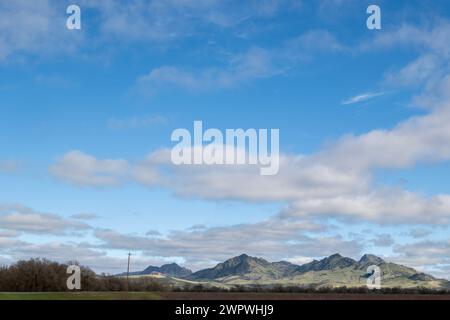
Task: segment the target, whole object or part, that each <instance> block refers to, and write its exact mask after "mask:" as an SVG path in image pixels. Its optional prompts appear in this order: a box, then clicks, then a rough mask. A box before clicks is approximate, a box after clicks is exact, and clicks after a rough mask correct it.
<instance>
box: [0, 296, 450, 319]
mask: <svg viewBox="0 0 450 320" xmlns="http://www.w3.org/2000/svg"><path fill="white" fill-rule="evenodd" d="M221 305H227V306H230V305H247V306H249V305H257V306H264V305H265V306H273V310H274V312H273V314H272V315H267V316H263V315H243V314H240V315H219V314H218V312H216V313H213V312H210V314H209V315H208V316H207V317H203V316H201V315H198V316H192V315H184V316H180V315H176V314H175V311H176V308H177V307H182V306H184V307H185V308H186V307H209V308H210V309H211V310H213V309H214V310H216V311H218V310H220V308H221ZM449 309H450V301H449V300H441V301H438V300H395V299H394V300H373V301H370V300H353V301H352V300H342V301H338V300H296V301H294V300H291V301H287V300H283V301H280V300H275V301H274V300H247V301H237V300H220V301H219V300H217V301H205V300H189V301H174V300H172V301H169V300H160V301H0V310H1V312H2V314H3V315H6V314H11V315H14V318H19V319H20V318H22V317H30V316H32V317H36V316H38V317H39V316H44V317H46V318H49V319H66V318H68V319H74V318H76V319H92V318H93V317H98V319H105V318H109V317H113V318H119V319H120V318H123V319H126V320H129V319H131V318H132V317H139V318H140V319H141V318H142V319H150V320H152V319H155V320H156V319H157V320H163V319H167V320H171V319H269V320H270V319H311V318H317V319H322V318H324V317H333V319H334V318H345V319H358V320H361V319H371V318H376V319H386V320H387V319H392V318H394V317H398V319H404V318H405V317H409V316H411V317H414V318H417V317H418V316H420V317H421V318H426V319H434V318H437V317H438V316H442V315H446V314H447V315H448V310H449Z"/></svg>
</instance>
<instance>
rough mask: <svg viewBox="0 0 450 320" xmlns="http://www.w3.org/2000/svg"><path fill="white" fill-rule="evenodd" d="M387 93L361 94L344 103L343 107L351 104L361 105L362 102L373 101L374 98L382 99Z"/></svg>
mask: <svg viewBox="0 0 450 320" xmlns="http://www.w3.org/2000/svg"><path fill="white" fill-rule="evenodd" d="M385 94H386V92H367V93H362V94H359V95H357V96H354V97H351V98H349V99H347V100H344V101H342V103H341V104H342V105H349V104H355V103H360V102H365V101H368V100H371V99H373V98H376V97H380V96H383V95H385Z"/></svg>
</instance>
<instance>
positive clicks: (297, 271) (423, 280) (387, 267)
mask: <svg viewBox="0 0 450 320" xmlns="http://www.w3.org/2000/svg"><path fill="white" fill-rule="evenodd" d="M372 265H376V266H378V267H379V268H380V270H381V274H382V278H381V279H382V287H387V288H394V287H396V288H397V287H398V288H419V287H420V288H429V289H450V282H449V281H447V280H442V279H436V278H435V277H433V276H431V275H428V274H425V273H421V272H418V271H416V270H414V269H412V268H409V267H405V266H402V265H398V264H395V263H390V262H386V261H384V260H383V259H382V258H380V257H377V256H375V255H372V254H365V255H363V256H362V257H361V259H360V260H359V261H356V260H354V259H351V258H347V257H343V256H341V255H340V254H333V255H331V256H329V257H326V258H324V259H321V260H314V261H311V262H309V263H306V264H303V265H300V266H299V265H295V264H293V263H290V262H286V261H280V262H269V261H267V260H265V259H262V258H257V257H251V256H249V255H247V254H241V255H239V256H236V257H233V258H231V259H228V260H226V261H224V262H222V263H219V264H217V265H216V266H215V267H213V268H207V269H203V270H200V271H197V272H195V273H192V272H191V270H189V269H186V268H183V267H180V266H179V265H177V264H175V263H173V264H167V265H163V266H161V267H153V266H150V267H148V268H146V269H145V270H143V271H141V272H135V273H131V274H130V275H132V276H148V275H155V274H158V275H164V276H165V277H168V278H178V279H183V280H185V281H191V282H192V281H195V282H199V283H205V284H209V285H219V284H220V285H221V286H231V285H248V286H252V285H283V286H308V287H343V286H346V287H362V286H365V285H366V281H367V278H368V277H369V276H370V274H368V273H367V268H368V267H369V266H372ZM123 275H124V274H121V276H123Z"/></svg>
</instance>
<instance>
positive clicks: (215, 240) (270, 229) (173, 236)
mask: <svg viewBox="0 0 450 320" xmlns="http://www.w3.org/2000/svg"><path fill="white" fill-rule="evenodd" d="M323 231H324V228H323V227H322V226H320V225H318V224H316V223H314V222H310V221H298V220H291V221H289V220H284V219H283V220H280V219H277V218H273V219H271V220H268V221H264V222H259V223H255V224H240V225H232V226H225V227H207V228H201V229H188V230H184V231H172V232H170V233H169V234H168V235H166V236H164V237H156V238H155V237H146V236H139V235H133V234H122V233H119V232H116V231H113V230H97V231H96V232H95V236H96V237H97V238H98V239H100V240H102V241H103V244H102V246H101V248H113V249H122V250H139V251H143V252H144V253H145V254H147V255H149V256H163V257H164V256H165V257H183V258H184V259H185V262H186V263H187V264H189V265H190V266H193V267H194V268H199V267H205V266H210V265H211V263H216V262H218V261H223V260H224V259H228V258H230V257H232V256H235V255H238V254H241V253H243V252H245V253H247V254H250V255H254V256H263V257H266V258H268V259H271V260H282V259H285V258H287V257H291V256H304V257H316V256H317V255H321V256H326V255H331V254H333V253H336V252H341V253H343V254H346V255H349V256H358V255H359V254H360V251H361V249H362V244H361V243H359V242H357V241H353V240H345V239H343V238H341V237H339V236H321V235H320V233H321V232H323ZM310 233H315V234H316V236H315V237H312V236H309V235H308V234H310ZM287 253H289V254H287Z"/></svg>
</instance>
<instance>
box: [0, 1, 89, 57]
mask: <svg viewBox="0 0 450 320" xmlns="http://www.w3.org/2000/svg"><path fill="white" fill-rule="evenodd" d="M64 13H65V8H64V6H63V5H62V6H61V5H55V3H54V2H51V1H49V0H35V1H28V0H15V1H1V2H0V30H2V32H1V33H0V61H2V60H5V59H9V58H18V56H20V55H23V54H36V55H42V54H44V55H47V54H52V53H54V52H69V51H70V50H72V49H73V48H74V46H75V45H76V44H77V43H78V41H79V40H80V35H75V34H74V33H72V34H69V33H68V32H67V30H66V28H65V27H64V26H65V25H64V23H65V18H66V16H65V15H64Z"/></svg>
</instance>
